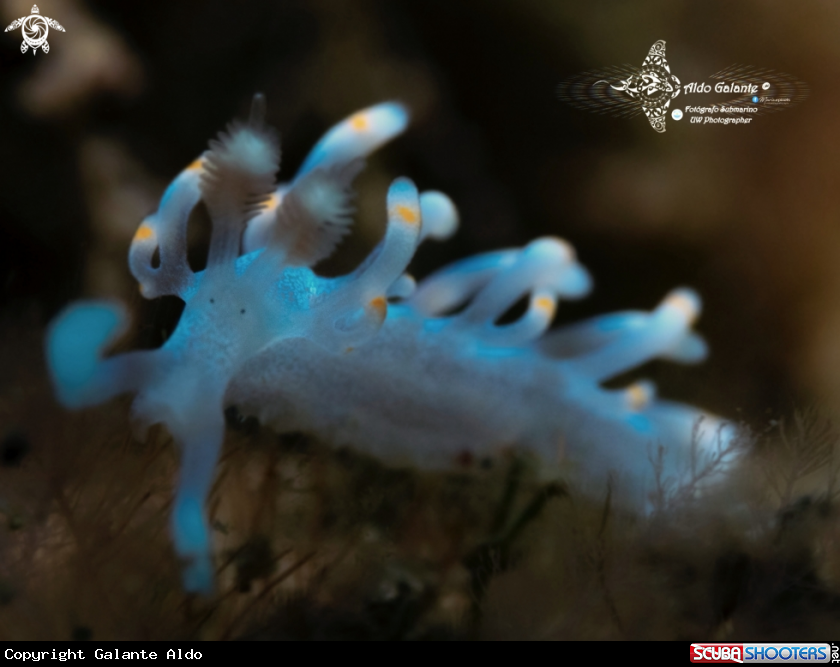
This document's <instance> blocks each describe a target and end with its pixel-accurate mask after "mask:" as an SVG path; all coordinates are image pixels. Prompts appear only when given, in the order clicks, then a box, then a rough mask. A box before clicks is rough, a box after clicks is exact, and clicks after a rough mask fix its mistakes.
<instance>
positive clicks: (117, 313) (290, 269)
mask: <svg viewBox="0 0 840 667" xmlns="http://www.w3.org/2000/svg"><path fill="white" fill-rule="evenodd" d="M261 107H262V100H261V99H260V98H257V99H256V100H255V110H254V112H252V118H251V120H250V122H249V123H248V124H246V125H234V126H232V127H231V128H230V129H229V131H228V133H226V134H222V135H221V136H220V138H219V140H218V141H214V142H211V144H210V150H209V151H208V152H206V153H205V154H204V155H203V156H202V157H201V158H200V159H199V160H196V162H195V163H193V164H192V165H190V166H189V167H188V168H187V169H186V170H184V172H182V173H181V174H180V175H179V176H178V177H177V178H176V179H175V181H174V182H173V183H172V184H171V185H170V186H169V188H168V189H167V191H166V193H164V196H163V198H162V200H161V205H160V209H159V210H158V212H157V213H155V214H153V215H152V216H149V218H147V219H146V220H145V221H143V223H142V224H141V225H140V227H139V229H138V231H137V234H136V235H135V238H134V241H133V242H132V247H131V252H130V255H129V265H130V267H131V270H132V273H133V274H134V276H135V277H136V278H137V279H138V281H139V282H140V288H141V292H142V293H143V295H144V296H146V297H148V298H153V297H155V296H158V295H163V294H175V295H177V296H179V297H181V298H182V299H183V300H184V301H185V302H186V306H185V309H184V312H183V314H182V316H181V320H180V321H179V323H178V326H177V328H176V329H175V331H174V332H173V334H172V336H171V337H170V338H169V340H167V341H166V343H165V344H164V345H163V347H161V348H160V349H158V350H151V351H143V352H133V353H128V354H124V355H118V356H115V357H112V358H107V359H103V358H102V350H103V349H104V348H105V346H107V344H108V343H109V342H110V341H112V340H114V338H115V337H116V336H118V335H119V333H120V329H121V327H122V326H123V323H124V314H123V311H122V309H121V308H120V307H119V306H118V305H117V304H112V303H100V302H81V303H77V304H73V305H71V306H70V307H68V308H67V309H66V310H65V311H64V312H63V313H62V314H60V315H59V316H58V317H57V318H56V320H55V322H53V324H52V325H51V327H50V330H49V332H48V335H47V346H46V347H47V350H46V351H47V359H48V364H49V368H50V372H51V375H52V379H53V382H54V385H55V387H56V393H57V395H58V397H59V399H60V400H61V401H62V402H63V403H64V404H65V405H67V406H68V407H71V408H81V407H84V406H88V405H94V404H97V403H101V402H103V401H105V400H107V399H108V398H110V397H111V396H114V395H116V394H119V393H123V392H132V393H134V394H135V395H136V398H135V401H134V404H133V410H134V415H135V417H136V419H137V420H138V421H139V422H140V423H141V424H152V423H163V424H165V425H166V427H167V428H168V429H169V431H170V432H171V433H172V435H173V437H174V438H175V440H176V441H177V442H178V444H179V446H180V447H181V451H182V465H181V474H180V479H179V482H178V490H177V493H176V498H175V503H174V508H173V514H172V532H173V539H174V543H175V548H176V550H177V551H178V553H179V554H180V555H181V556H182V557H183V559H184V560H185V561H186V563H187V567H186V570H185V576H184V585H185V587H186V588H187V589H188V590H193V591H201V592H209V591H210V590H211V589H212V585H213V566H212V544H211V540H210V533H209V529H208V525H207V517H206V514H205V511H204V505H205V501H206V497H207V494H208V492H209V489H210V486H211V484H212V481H213V476H214V470H215V466H216V462H217V460H218V456H219V451H220V448H221V445H222V441H223V438H224V418H223V414H224V409H225V407H227V406H228V405H237V406H238V407H239V408H240V409H241V410H243V411H245V412H248V413H253V414H256V415H258V416H259V417H260V419H262V420H263V421H264V422H265V423H267V424H270V425H272V426H274V427H276V428H277V429H279V430H303V431H308V432H312V433H315V434H317V435H319V436H321V437H322V438H325V439H326V440H328V441H330V442H333V443H334V444H336V445H351V446H354V447H356V448H359V449H362V450H364V451H366V452H369V453H371V454H373V455H375V456H378V457H380V458H382V459H383V460H385V461H388V462H393V463H396V464H409V465H418V466H423V467H433V468H450V467H457V466H460V467H463V466H469V465H471V464H472V463H473V462H474V461H476V460H477V459H480V458H483V457H485V456H492V455H493V454H495V453H497V452H499V451H500V450H503V449H508V448H520V449H524V450H529V451H532V452H533V453H535V454H536V455H537V456H538V457H540V458H542V459H543V460H544V461H546V462H547V463H551V464H555V463H558V462H561V461H562V462H564V463H566V464H567V465H568V466H569V467H570V468H571V469H572V470H574V471H576V472H577V474H578V475H579V477H580V479H582V480H587V481H588V480H598V479H600V480H602V481H603V480H605V478H606V475H607V474H610V473H615V474H617V475H618V476H619V477H620V478H621V479H623V480H625V483H624V486H623V488H624V489H626V490H627V492H628V494H629V495H631V496H632V495H634V494H635V495H637V496H638V497H639V498H643V497H644V493H645V492H646V490H647V489H648V488H649V487H650V484H651V482H652V476H653V465H652V463H651V457H652V455H653V454H654V452H655V448H656V447H658V446H659V445H661V446H663V447H664V448H665V449H666V457H665V459H664V462H665V466H666V469H665V471H664V472H665V473H666V474H667V473H670V472H675V471H677V470H678V469H679V468H680V466H681V465H683V464H684V463H685V462H686V459H687V457H688V454H689V451H690V450H691V444H692V443H694V445H696V446H698V447H700V448H712V449H714V448H715V447H719V446H725V445H726V443H727V442H728V441H729V440H730V439H731V438H732V436H733V434H734V429H731V427H728V426H726V425H725V424H724V423H723V422H720V421H719V420H717V419H715V418H712V417H710V416H708V415H704V414H703V413H702V412H700V411H697V410H695V409H693V408H690V407H686V406H681V405H676V404H671V403H667V402H663V401H659V400H658V399H656V397H655V395H654V393H655V392H654V390H653V387H652V385H650V384H647V383H640V384H638V385H635V386H633V387H630V388H628V389H627V390H624V391H615V390H605V389H603V388H602V387H601V383H602V382H603V381H604V380H607V379H609V378H611V377H613V376H616V375H618V374H620V373H622V372H624V371H626V370H628V369H630V368H633V367H635V366H637V365H639V364H642V363H644V362H646V361H648V360H649V359H652V358H655V357H663V358H670V359H674V360H677V361H684V362H692V361H699V360H700V359H702V358H703V356H704V355H705V346H704V345H703V343H702V341H701V340H700V339H699V338H698V337H697V336H696V335H695V334H693V333H691V331H690V327H691V325H692V323H693V321H694V320H695V318H696V317H697V315H698V313H699V307H700V304H699V299H698V297H697V296H696V295H695V294H694V293H693V292H691V291H689V290H677V291H675V292H673V293H672V294H670V295H669V296H668V297H667V298H666V299H665V300H664V301H663V302H662V304H660V306H659V307H657V308H656V309H655V310H654V311H652V312H650V313H644V312H630V313H620V314H615V315H609V316H605V317H602V318H597V319H595V320H592V321H590V322H584V323H582V324H579V325H574V326H572V327H568V328H565V329H560V330H557V331H554V332H549V333H546V332H547V330H548V328H549V326H550V325H551V321H552V319H553V317H554V311H555V308H556V306H557V303H558V300H560V299H561V298H579V297H581V296H583V295H585V294H586V293H587V292H588V291H589V289H590V279H589V276H588V274H587V273H586V271H585V270H584V269H583V267H582V266H581V265H580V264H579V263H578V262H577V260H576V258H575V254H574V251H573V249H572V248H571V246H570V245H569V244H567V243H565V242H564V241H561V240H559V239H553V238H547V239H538V240H536V241H534V242H533V243H531V244H529V245H528V246H526V247H525V248H522V249H512V250H504V251H498V252H494V253H488V254H485V255H479V256H477V257H473V258H469V259H466V260H463V261H462V262H459V263H456V264H455V265H453V266H451V267H448V268H445V269H443V270H442V271H439V272H438V273H436V274H434V275H432V276H430V277H428V278H426V279H425V280H423V281H421V282H420V283H419V284H415V282H414V281H413V279H411V278H410V277H409V276H407V275H406V274H405V273H404V272H405V269H406V267H407V265H408V263H409V261H410V260H411V258H412V256H413V254H414V252H415V250H416V248H417V246H418V244H419V243H420V242H422V241H423V239H425V238H427V237H433V238H445V237H447V236H449V235H450V234H452V233H453V232H454V230H455V228H456V226H457V212H456V210H455V207H454V206H453V205H452V202H451V201H450V200H449V199H448V198H447V197H446V196H445V195H442V194H441V193H437V192H426V193H422V194H420V193H418V191H417V189H416V188H415V187H414V185H413V184H412V183H411V182H410V181H408V180H407V179H397V180H396V181H394V183H393V184H392V186H391V188H390V190H389V193H388V201H387V207H386V208H387V216H388V228H387V230H386V234H385V237H384V239H383V240H382V242H381V243H380V244H379V246H377V248H375V249H374V251H373V252H372V253H371V255H370V256H369V257H368V259H367V260H366V261H365V262H364V263H363V264H362V265H361V266H360V267H359V268H358V269H357V270H356V271H355V272H353V273H352V274H350V275H348V276H343V277H340V278H332V279H329V278H321V277H318V276H317V275H315V274H314V273H313V272H312V271H311V270H310V269H309V268H307V267H309V266H311V265H312V264H314V263H315V262H317V261H318V260H319V259H321V258H322V257H325V256H326V255H328V254H329V253H330V252H331V251H332V249H333V248H334V247H335V245H336V243H337V242H338V241H339V240H340V239H341V237H342V236H343V235H344V234H345V233H346V231H347V227H348V225H349V223H350V221H351V214H352V208H351V206H350V198H351V193H350V190H349V188H350V183H351V182H352V179H353V178H354V177H355V175H356V174H357V173H358V172H359V170H360V169H361V166H362V163H361V159H362V158H363V157H364V156H365V155H367V154H368V153H369V152H370V151H372V150H374V149H375V148H377V147H378V146H380V145H381V144H382V143H384V142H385V141H387V140H389V139H390V138H392V137H393V136H395V135H396V134H398V133H399V132H401V131H402V130H403V129H404V127H405V125H406V122H407V114H406V112H405V110H404V109H403V108H402V107H401V106H399V105H397V104H383V105H379V106H376V107H372V108H370V109H367V110H365V111H362V112H359V113H357V114H355V115H353V116H351V117H350V118H348V119H347V120H346V121H344V122H343V123H341V124H339V125H338V126H336V128H334V129H333V130H331V131H330V132H329V133H328V134H327V135H326V136H325V138H324V139H323V140H322V141H321V142H320V143H319V144H318V145H317V146H316V148H315V149H314V150H313V152H312V153H311V154H310V156H309V158H307V160H306V162H305V163H304V167H303V168H302V169H301V171H300V172H299V174H298V175H297V176H296V177H295V179H294V180H293V181H292V182H291V183H289V184H284V185H280V186H276V184H275V183H274V174H275V173H276V171H277V168H278V163H279V147H278V146H277V143H276V140H275V139H274V137H273V134H272V133H271V131H270V130H268V129H267V128H266V127H265V126H264V124H263V120H262V108H261ZM199 200H203V201H204V203H205V205H206V206H207V209H208V211H209V213H210V216H211V219H212V222H213V231H212V237H211V243H210V250H209V255H208V263H207V269H206V270H205V271H203V272H201V273H194V272H193V271H192V270H191V269H190V268H189V265H188V263H187V259H186V226H187V221H188V218H189V215H190V212H191V211H192V209H193V208H194V207H195V205H196V204H197V203H198V202H199ZM156 252H157V253H159V259H160V261H159V265H155V262H153V257H154V255H155V253H156ZM523 297H524V298H527V299H528V301H529V305H528V308H527V310H526V312H525V314H524V315H522V316H521V317H520V318H519V319H518V320H516V321H515V322H512V323H510V324H506V325H498V324H496V322H497V321H498V320H499V318H500V317H501V316H502V315H503V314H504V313H505V312H507V311H508V310H509V309H510V307H511V306H513V305H514V304H515V303H516V302H517V301H519V300H520V299H521V298H523ZM458 308H461V310H460V311H459V312H458V313H457V314H456V315H451V316H450V315H449V314H448V313H450V312H451V311H453V310H454V309H458ZM599 488H602V487H600V486H599Z"/></svg>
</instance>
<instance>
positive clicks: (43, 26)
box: [6, 5, 65, 56]
mask: <svg viewBox="0 0 840 667" xmlns="http://www.w3.org/2000/svg"><path fill="white" fill-rule="evenodd" d="M18 28H20V29H21V32H22V33H23V42H22V43H21V45H20V52H21V53H26V51H27V49H29V48H31V49H32V55H33V56H34V55H35V52H36V51H37V50H38V49H39V48H40V49H42V50H43V51H44V53H49V52H50V44H49V42H48V41H47V35H48V34H49V32H50V28H55V29H56V30H59V31H60V32H65V30H64V26H62V25H61V24H60V23H59V22H58V21H56V20H55V19H51V18H49V17H48V16H41V12H40V11H38V5H32V13H31V14H30V15H29V16H24V17H22V18H19V19H15V20H14V21H12V22H11V23H10V24H9V25H8V26H7V27H6V32H9V30H17V29H18Z"/></svg>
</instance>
